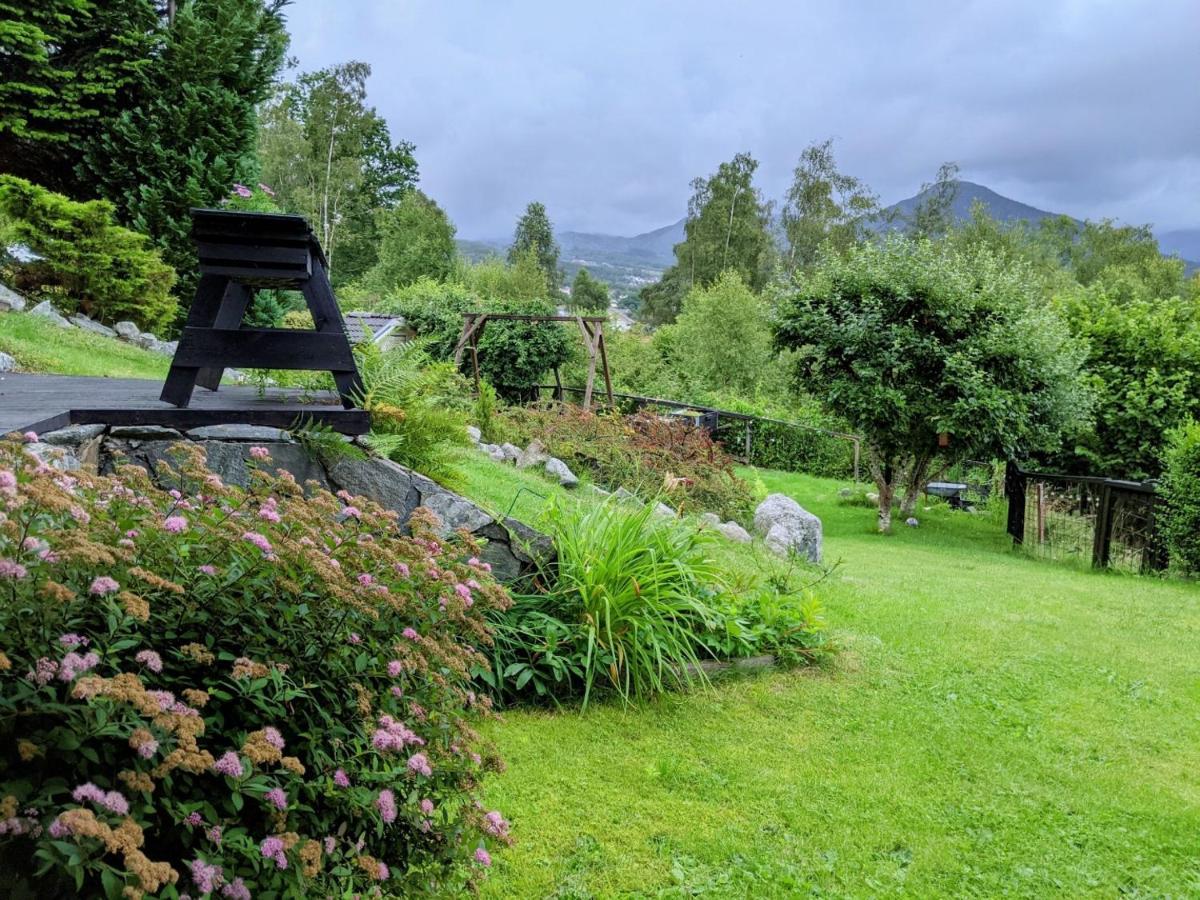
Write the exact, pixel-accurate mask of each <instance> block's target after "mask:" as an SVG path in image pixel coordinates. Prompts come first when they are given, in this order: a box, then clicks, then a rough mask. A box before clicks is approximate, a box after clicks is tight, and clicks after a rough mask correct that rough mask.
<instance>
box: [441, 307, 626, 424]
mask: <svg viewBox="0 0 1200 900" xmlns="http://www.w3.org/2000/svg"><path fill="white" fill-rule="evenodd" d="M493 319H507V320H509V321H514V322H575V323H576V324H577V325H578V326H579V332H580V334H581V335H582V337H583V345H584V348H585V349H586V350H587V354H588V376H587V385H586V387H585V388H584V392H583V408H584V409H590V408H591V406H592V391H593V389H594V387H595V382H596V362H597V360H598V361H599V363H600V369H601V372H602V373H603V375H604V390H605V396H606V397H607V398H608V405H609V408H610V409H611V408H612V407H613V406H614V403H613V389H612V374H611V373H610V372H609V369H608V351H607V350H606V349H605V346H604V322H605V319H604V317H603V316H537V315H518V314H516V313H481V312H468V313H463V328H462V331H461V332H460V333H459V336H458V343H457V344H455V346H454V364H455V365H457V366H461V365H462V359H463V354H464V353H465V352H466V351H467V348H468V347H469V348H470V350H471V370H472V373H473V374H474V376H475V393H477V394H478V393H479V336H480V335H481V334H483V327H484V326H485V325H486V324H487V323H488V322H490V321H491V320H493ZM554 374H555V379H556V380H557V378H558V372H557V370H556V371H555V373H554Z"/></svg>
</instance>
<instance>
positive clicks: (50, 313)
mask: <svg viewBox="0 0 1200 900" xmlns="http://www.w3.org/2000/svg"><path fill="white" fill-rule="evenodd" d="M29 314H30V315H31V316H41V317H42V318H43V319H49V320H50V321H51V322H53V323H54V324H55V325H57V326H58V327H59V328H70V327H71V323H70V322H68V321H67V320H66V319H65V318H64V317H63V316H61V315H59V314H58V310H56V309H55V308H54V307H53V306H51V305H50V301H49V300H43V301H42V302H41V303H39V304H38V305H37V306H35V307H34V308H33V309H31V310H30V311H29Z"/></svg>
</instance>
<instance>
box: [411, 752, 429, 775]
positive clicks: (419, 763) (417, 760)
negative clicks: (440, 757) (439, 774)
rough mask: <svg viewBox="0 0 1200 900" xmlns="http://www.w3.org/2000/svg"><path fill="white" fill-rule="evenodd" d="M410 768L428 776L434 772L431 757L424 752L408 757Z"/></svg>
mask: <svg viewBox="0 0 1200 900" xmlns="http://www.w3.org/2000/svg"><path fill="white" fill-rule="evenodd" d="M408 770H409V771H410V772H416V773H417V774H419V775H424V776H425V777H426V778H428V777H429V776H430V775H432V774H433V766H431V765H430V764H429V759H428V757H426V756H425V754H424V753H414V754H413V755H412V756H410V757H409V758H408Z"/></svg>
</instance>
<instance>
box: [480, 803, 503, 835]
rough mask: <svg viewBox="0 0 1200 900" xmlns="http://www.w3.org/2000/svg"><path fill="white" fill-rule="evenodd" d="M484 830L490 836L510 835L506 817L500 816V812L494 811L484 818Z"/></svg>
mask: <svg viewBox="0 0 1200 900" xmlns="http://www.w3.org/2000/svg"><path fill="white" fill-rule="evenodd" d="M483 828H484V830H485V831H487V833H488V834H492V835H495V836H496V837H504V836H505V835H506V834H508V828H509V825H508V821H507V820H506V819H505V818H504V816H502V815H500V810H498V809H493V810H492V811H491V812H490V813H488V814H487V815H486V816H484V817H483Z"/></svg>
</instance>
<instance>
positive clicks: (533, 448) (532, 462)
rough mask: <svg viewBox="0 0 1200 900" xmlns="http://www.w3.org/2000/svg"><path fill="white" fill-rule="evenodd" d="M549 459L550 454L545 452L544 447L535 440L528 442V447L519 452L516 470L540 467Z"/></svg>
mask: <svg viewBox="0 0 1200 900" xmlns="http://www.w3.org/2000/svg"><path fill="white" fill-rule="evenodd" d="M549 458H550V454H549V453H547V452H546V447H545V446H544V445H543V444H542V442H541V441H539V440H538V439H537V438H534V439H533V440H532V441H530V442H529V446H528V447H526V448H525V449H524V450H522V451H521V453H520V455H518V456H517V468H518V469H531V468H533V467H534V466H540V465H541V464H542V463H544V462H545V461H546V460H548V459H549Z"/></svg>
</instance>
